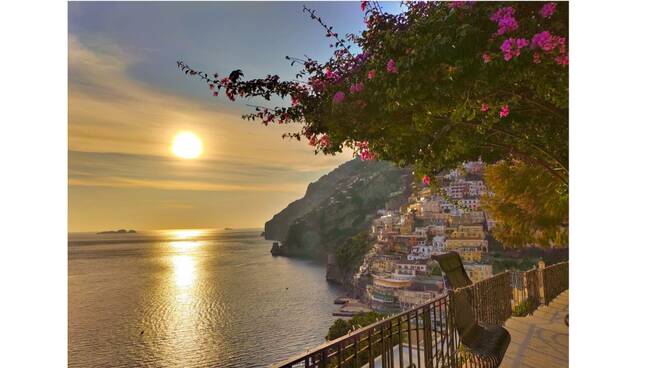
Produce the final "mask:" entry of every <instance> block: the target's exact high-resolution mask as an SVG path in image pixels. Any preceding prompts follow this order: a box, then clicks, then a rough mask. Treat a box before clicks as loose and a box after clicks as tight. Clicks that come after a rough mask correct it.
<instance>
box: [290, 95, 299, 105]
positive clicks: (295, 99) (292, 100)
mask: <svg viewBox="0 0 660 368" xmlns="http://www.w3.org/2000/svg"><path fill="white" fill-rule="evenodd" d="M298 105H300V100H299V99H297V98H296V97H291V106H298Z"/></svg>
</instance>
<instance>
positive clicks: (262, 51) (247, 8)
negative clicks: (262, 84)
mask: <svg viewBox="0 0 660 368" xmlns="http://www.w3.org/2000/svg"><path fill="white" fill-rule="evenodd" d="M303 4H306V5H308V6H309V7H311V8H314V9H317V10H318V12H319V14H320V15H321V16H322V18H323V19H324V21H326V22H328V23H329V24H331V25H333V26H334V27H335V30H336V31H337V32H339V33H349V32H358V31H360V30H362V29H363V28H364V25H363V20H362V13H361V11H360V7H359V2H333V3H326V2H308V3H302V2H286V3H274V2H271V3H268V2H263V3H258V2H252V3H245V2H244V3H237V2H225V3H200V2H198V3H174V2H168V3H100V2H99V3H93V2H85V3H76V2H70V3H69V19H68V21H69V26H68V40H69V52H68V53H69V55H68V56H69V58H68V66H69V70H68V73H69V85H68V131H69V133H68V139H69V142H68V166H69V168H68V171H69V192H68V198H69V199H68V202H69V218H68V222H69V231H72V232H77V231H99V230H108V229H118V228H130V229H136V230H149V229H173V228H179V229H180V228H223V227H235V228H240V227H262V226H263V224H264V222H265V221H267V220H269V219H270V218H271V217H272V216H273V215H274V214H275V213H277V212H279V211H280V210H281V209H283V208H284V207H286V205H287V204H289V203H290V202H292V201H293V200H295V199H297V198H300V197H302V196H303V195H304V193H305V189H306V188H307V185H308V184H309V183H310V182H313V181H315V180H317V179H318V178H319V177H321V176H322V175H324V174H326V173H328V172H330V171H331V170H332V169H334V168H335V167H337V166H338V165H340V164H341V163H343V162H345V161H347V160H350V159H351V158H352V153H351V152H344V153H342V154H340V155H336V156H323V155H314V152H313V149H312V147H310V146H308V145H307V144H306V143H303V142H297V141H291V140H284V139H282V138H281V135H282V133H284V132H286V131H294V130H297V128H298V127H296V126H290V127H282V126H274V127H273V126H269V127H265V126H263V125H261V124H259V123H255V122H248V121H245V120H242V119H241V115H242V114H244V113H249V112H251V111H252V109H251V108H250V107H248V106H247V104H248V103H250V101H246V100H238V101H237V102H230V101H228V100H227V99H226V98H225V97H223V96H222V94H221V97H213V96H211V95H210V93H209V91H208V88H207V87H206V86H205V85H204V84H202V83H201V81H199V80H198V79H195V78H190V77H187V76H185V75H184V74H183V73H181V72H180V71H178V70H177V68H176V62H177V61H178V60H183V61H185V62H186V63H187V64H189V65H191V66H194V67H196V68H197V69H201V70H205V71H209V72H218V73H220V74H221V75H227V74H228V73H229V72H230V71H231V70H234V69H242V70H243V71H244V73H245V76H246V77H247V78H250V77H260V76H264V75H265V74H268V73H271V74H279V75H280V76H281V77H283V78H289V79H290V78H293V76H294V75H295V73H296V72H297V71H298V68H297V67H296V66H293V67H292V66H290V64H289V63H288V62H287V61H286V60H285V59H284V57H285V56H286V55H290V56H303V55H309V56H310V57H313V58H317V59H320V60H326V59H327V58H328V57H329V56H330V54H331V52H332V49H331V48H329V47H328V44H329V42H328V40H327V38H325V37H324V33H325V32H324V30H323V29H322V28H321V27H320V26H319V25H318V24H317V23H315V22H313V21H312V20H311V19H310V18H309V17H308V16H306V15H305V14H303V13H302V7H303ZM386 7H392V8H398V4H395V3H390V4H386ZM393 10H395V9H393ZM180 131H192V132H194V133H195V134H197V135H198V136H199V137H200V139H201V140H202V141H203V145H204V151H203V154H202V155H201V156H200V158H199V159H195V160H183V159H181V158H178V157H176V156H174V155H173V154H172V153H171V150H170V146H171V142H172V139H173V137H174V136H175V135H176V134H177V132H180Z"/></svg>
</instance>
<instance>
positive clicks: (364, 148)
mask: <svg viewBox="0 0 660 368" xmlns="http://www.w3.org/2000/svg"><path fill="white" fill-rule="evenodd" d="M355 148H356V149H357V152H356V154H357V156H359V157H360V160H362V161H371V160H375V159H376V154H375V153H373V152H371V150H369V142H367V141H361V142H355Z"/></svg>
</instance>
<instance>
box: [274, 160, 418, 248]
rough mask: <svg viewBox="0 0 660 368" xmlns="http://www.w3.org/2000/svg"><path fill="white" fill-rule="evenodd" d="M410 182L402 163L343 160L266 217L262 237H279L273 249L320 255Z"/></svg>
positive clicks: (393, 202)
mask: <svg viewBox="0 0 660 368" xmlns="http://www.w3.org/2000/svg"><path fill="white" fill-rule="evenodd" d="M410 182H411V175H410V170H408V169H400V168H398V167H396V166H394V165H392V164H390V163H387V162H373V161H365V162H363V161H359V160H357V159H356V160H352V161H349V162H347V163H344V164H342V165H341V166H339V167H338V168H337V169H335V170H333V171H332V172H330V173H329V174H327V175H325V176H323V177H321V178H320V179H319V180H318V181H317V182H315V183H312V184H310V185H309V187H308V188H307V192H306V193H305V196H304V197H303V198H301V199H299V200H297V201H295V202H293V203H291V204H290V205H289V206H287V208H285V209H284V210H282V211H281V212H280V213H278V214H277V215H275V216H274V217H273V219H272V220H270V221H268V222H267V223H266V229H265V230H266V234H265V235H266V239H271V240H280V241H283V245H282V246H281V247H280V248H279V250H278V251H277V252H276V253H277V254H280V255H286V256H295V257H305V258H314V259H319V260H325V258H326V256H327V254H334V251H335V249H337V247H338V246H340V245H341V244H343V243H344V242H345V241H346V240H347V239H349V238H350V237H352V236H354V235H356V234H357V233H358V232H360V231H361V230H364V229H366V228H368V226H369V224H370V223H371V219H372V216H373V215H374V213H375V212H376V210H378V209H379V208H384V207H387V206H390V207H398V206H400V205H401V201H402V200H403V199H404V198H405V194H406V193H407V192H408V191H409V188H410Z"/></svg>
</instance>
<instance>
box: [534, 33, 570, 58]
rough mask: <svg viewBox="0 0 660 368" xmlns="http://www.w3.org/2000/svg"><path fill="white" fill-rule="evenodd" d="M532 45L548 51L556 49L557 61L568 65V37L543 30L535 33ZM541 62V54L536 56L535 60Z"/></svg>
mask: <svg viewBox="0 0 660 368" xmlns="http://www.w3.org/2000/svg"><path fill="white" fill-rule="evenodd" d="M532 47H533V48H539V49H541V50H543V51H545V52H546V53H551V52H553V51H556V56H555V62H556V63H557V64H558V65H563V66H566V65H568V54H567V53H566V38H565V37H561V36H556V35H553V34H551V33H550V32H548V31H543V32H539V33H537V34H535V35H534V36H533V37H532ZM537 59H538V60H539V61H538V62H540V54H539V56H534V62H535V63H536V62H537Z"/></svg>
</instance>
